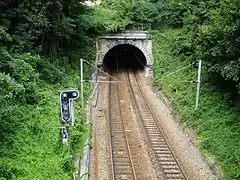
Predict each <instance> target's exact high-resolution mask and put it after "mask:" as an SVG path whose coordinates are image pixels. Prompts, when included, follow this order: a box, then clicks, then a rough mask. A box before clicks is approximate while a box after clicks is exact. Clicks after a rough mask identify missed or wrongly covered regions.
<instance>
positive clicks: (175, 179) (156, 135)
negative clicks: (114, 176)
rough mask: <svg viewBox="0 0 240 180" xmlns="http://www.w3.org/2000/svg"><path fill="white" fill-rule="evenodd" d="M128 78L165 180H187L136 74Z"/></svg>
mask: <svg viewBox="0 0 240 180" xmlns="http://www.w3.org/2000/svg"><path fill="white" fill-rule="evenodd" d="M127 78H128V82H129V84H130V88H131V91H132V96H133V99H134V101H135V104H136V108H137V113H138V114H139V116H140V118H141V120H142V122H143V125H144V127H145V129H146V133H147V135H148V138H149V140H150V142H151V145H152V149H153V151H154V153H155V155H156V158H157V161H158V163H159V165H160V167H161V169H162V171H163V174H164V179H166V180H186V179H187V178H186V176H185V175H184V173H183V171H182V169H181V167H180V165H179V164H178V162H177V160H176V158H175V156H174V154H173V152H172V151H171V149H170V147H169V145H168V143H167V141H166V139H165V137H164V135H163V133H162V132H161V128H160V127H159V125H158V123H157V121H156V119H155V117H154V114H153V112H152V110H151V108H150V106H149V105H148V103H147V101H146V99H145V96H144V94H143V92H142V91H141V88H140V85H139V83H138V80H137V77H136V75H135V73H129V74H128V76H127Z"/></svg>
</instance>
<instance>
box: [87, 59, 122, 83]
mask: <svg viewBox="0 0 240 180" xmlns="http://www.w3.org/2000/svg"><path fill="white" fill-rule="evenodd" d="M83 61H84V62H86V63H87V64H88V65H90V66H92V67H93V68H96V69H97V70H99V71H100V72H102V73H103V74H105V75H107V76H109V77H111V78H113V79H115V80H116V81H118V82H119V80H118V79H117V78H115V77H113V76H111V75H110V74H108V73H105V72H104V71H103V70H101V69H100V68H98V67H96V66H93V65H92V64H91V63H89V62H88V61H86V60H85V59H83Z"/></svg>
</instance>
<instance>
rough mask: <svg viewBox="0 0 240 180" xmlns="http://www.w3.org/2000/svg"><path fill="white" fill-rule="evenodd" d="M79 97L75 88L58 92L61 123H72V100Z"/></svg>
mask: <svg viewBox="0 0 240 180" xmlns="http://www.w3.org/2000/svg"><path fill="white" fill-rule="evenodd" d="M78 97H79V92H78V91H77V90H65V91H62V92H61V93H60V104H61V119H62V122H63V123H70V121H71V122H72V125H73V123H74V109H73V102H72V101H73V100H74V99H77V98H78Z"/></svg>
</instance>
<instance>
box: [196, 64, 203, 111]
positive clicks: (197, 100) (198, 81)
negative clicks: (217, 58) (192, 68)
mask: <svg viewBox="0 0 240 180" xmlns="http://www.w3.org/2000/svg"><path fill="white" fill-rule="evenodd" d="M201 67H202V60H199V62H198V77H197V93H196V106H195V110H196V111H198V103H199V94H200V83H201Z"/></svg>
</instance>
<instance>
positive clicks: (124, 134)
mask: <svg viewBox="0 0 240 180" xmlns="http://www.w3.org/2000/svg"><path fill="white" fill-rule="evenodd" d="M110 80H111V77H110ZM114 85H116V84H111V83H109V123H110V126H109V135H110V137H109V138H110V151H111V167H112V178H113V179H117V175H118V174H117V172H115V169H116V167H115V163H121V162H120V160H119V162H118V161H116V159H117V157H114V156H115V155H114V153H118V152H114V150H113V147H114V142H113V141H114V140H113V135H114V130H113V122H112V113H111V109H112V103H111V101H112V100H111V95H112V94H111V92H112V88H111V87H112V86H114ZM116 86H117V87H116V90H117V92H116V93H117V102H114V103H115V104H116V103H118V110H119V113H120V119H121V124H122V127H121V128H122V129H123V132H118V133H123V136H124V139H125V145H126V150H127V156H128V159H129V164H130V166H129V165H128V164H127V165H126V167H127V169H131V171H132V174H131V176H133V179H134V180H136V179H137V178H136V174H135V170H134V166H133V160H132V156H131V152H130V147H129V141H128V138H127V134H126V131H125V127H124V122H123V115H122V110H121V104H120V94H119V84H117V85H116ZM115 133H116V132H115ZM115 140H116V139H115ZM115 143H116V142H115ZM116 144H117V143H116ZM122 161H124V160H122ZM125 163H126V162H125ZM120 175H121V176H123V177H124V176H126V177H127V175H126V174H124V172H122V173H121V174H120Z"/></svg>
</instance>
